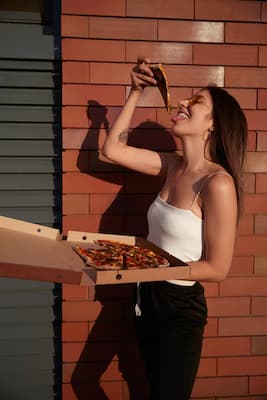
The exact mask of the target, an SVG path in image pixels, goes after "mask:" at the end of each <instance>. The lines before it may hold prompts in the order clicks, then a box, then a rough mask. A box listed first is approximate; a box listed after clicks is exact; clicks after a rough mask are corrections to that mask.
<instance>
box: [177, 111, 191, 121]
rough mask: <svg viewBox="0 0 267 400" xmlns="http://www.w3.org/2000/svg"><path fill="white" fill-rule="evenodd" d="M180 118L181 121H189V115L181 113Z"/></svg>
mask: <svg viewBox="0 0 267 400" xmlns="http://www.w3.org/2000/svg"><path fill="white" fill-rule="evenodd" d="M178 118H179V119H187V118H189V117H188V115H187V114H185V113H183V112H179V113H178Z"/></svg>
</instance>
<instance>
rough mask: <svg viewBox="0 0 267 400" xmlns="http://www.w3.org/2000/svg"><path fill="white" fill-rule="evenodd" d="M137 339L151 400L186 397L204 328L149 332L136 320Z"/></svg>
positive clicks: (191, 384) (185, 399) (191, 382)
mask: <svg viewBox="0 0 267 400" xmlns="http://www.w3.org/2000/svg"><path fill="white" fill-rule="evenodd" d="M137 326H138V332H139V333H138V338H139V344H140V348H141V352H142V355H143V359H144V363H145V369H146V372H147V377H148V380H149V383H150V388H151V400H188V399H190V395H191V392H192V388H193V384H194V381H195V377H196V374H197V370H198V366H199V360H200V355H201V348H202V337H203V329H204V328H203V327H198V328H194V329H191V330H190V331H189V332H188V331H184V330H183V328H182V327H179V326H177V327H171V328H168V329H167V328H166V329H164V328H163V329H161V330H160V331H158V332H155V331H154V332H151V328H152V325H151V324H149V326H148V325H147V323H143V322H142V321H141V320H140V321H139V322H137Z"/></svg>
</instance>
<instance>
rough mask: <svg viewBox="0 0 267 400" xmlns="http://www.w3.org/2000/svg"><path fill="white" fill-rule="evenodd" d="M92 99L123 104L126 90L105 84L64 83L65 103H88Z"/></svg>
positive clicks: (63, 99)
mask: <svg viewBox="0 0 267 400" xmlns="http://www.w3.org/2000/svg"><path fill="white" fill-rule="evenodd" d="M90 99H94V101H96V102H98V103H100V104H101V103H102V104H105V105H111V106H119V105H123V104H124V102H125V91H124V88H123V87H121V86H117V87H116V86H107V85H106V86H105V85H97V86H94V85H71V84H69V85H64V86H63V93H62V101H63V104H64V105H68V106H73V105H78V106H80V105H86V104H88V101H89V100H90Z"/></svg>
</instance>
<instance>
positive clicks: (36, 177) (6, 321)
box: [0, 0, 61, 400]
mask: <svg viewBox="0 0 267 400" xmlns="http://www.w3.org/2000/svg"><path fill="white" fill-rule="evenodd" d="M58 3H59V2H58V1H48V0H43V1H41V0H34V1H33V0H32V1H31V0H28V1H20V2H18V1H13V0H8V1H5V0H1V1H0V49H1V52H0V215H5V216H8V217H11V218H17V219H21V220H25V221H29V222H34V223H38V224H43V225H48V226H53V227H56V228H60V226H61V201H60V199H61V160H60V152H61V143H60V141H61V130H60V103H61V98H60V93H61V83H60V71H61V69H60V61H59V46H58V43H59V42H60V38H59V29H58V25H59V20H60V10H59V6H58ZM14 251H16V248H15V247H14ZM60 307H61V297H60V286H58V285H54V284H51V283H45V282H33V281H23V280H16V279H14V280H13V279H5V278H1V279H0V399H1V400H36V399H38V400H50V399H59V398H60V386H61V379H60V378H61V377H60V365H61V360H60Z"/></svg>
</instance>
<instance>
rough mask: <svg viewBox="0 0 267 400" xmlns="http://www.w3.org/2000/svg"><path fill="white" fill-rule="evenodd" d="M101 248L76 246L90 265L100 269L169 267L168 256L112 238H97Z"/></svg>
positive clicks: (78, 252) (77, 250)
mask: <svg viewBox="0 0 267 400" xmlns="http://www.w3.org/2000/svg"><path fill="white" fill-rule="evenodd" d="M95 243H96V244H97V245H99V246H101V248H100V249H90V248H87V249H85V248H82V247H79V246H76V247H75V248H74V250H75V252H76V253H77V254H79V255H80V256H81V257H82V258H83V260H84V261H85V262H86V263H87V264H88V265H90V266H93V267H95V268H96V269H100V270H108V269H111V270H112V269H123V268H124V269H141V268H143V269H145V268H157V267H167V266H168V265H169V262H168V260H167V259H166V258H164V257H162V256H160V255H158V254H156V253H155V252H154V251H152V250H149V249H145V248H142V247H139V246H135V245H129V244H126V243H122V242H117V241H112V240H95Z"/></svg>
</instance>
